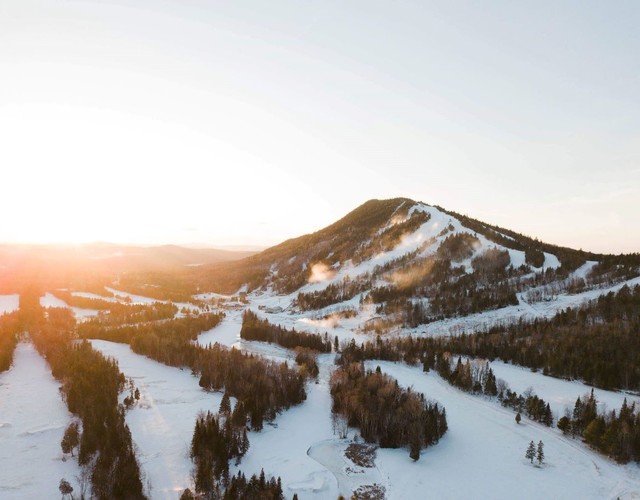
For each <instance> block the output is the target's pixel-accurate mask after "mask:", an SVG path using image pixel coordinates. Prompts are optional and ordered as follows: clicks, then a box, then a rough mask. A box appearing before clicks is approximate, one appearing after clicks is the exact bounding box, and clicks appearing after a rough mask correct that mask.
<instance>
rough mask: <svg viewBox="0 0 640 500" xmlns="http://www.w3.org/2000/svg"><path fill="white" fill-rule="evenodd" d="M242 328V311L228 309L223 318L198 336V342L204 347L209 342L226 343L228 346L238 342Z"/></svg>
mask: <svg viewBox="0 0 640 500" xmlns="http://www.w3.org/2000/svg"><path fill="white" fill-rule="evenodd" d="M241 328H242V312H241V311H229V312H227V313H226V316H225V317H224V319H223V320H222V321H221V322H220V323H219V324H218V325H216V326H215V327H213V328H212V329H211V330H207V331H206V332H203V333H201V334H200V335H199V336H198V340H197V342H198V344H199V345H201V346H203V347H206V346H208V345H209V344H215V343H216V342H217V343H219V344H220V345H226V346H228V347H230V346H232V345H234V344H236V343H237V342H240V329H241Z"/></svg>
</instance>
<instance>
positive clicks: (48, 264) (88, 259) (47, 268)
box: [0, 243, 255, 292]
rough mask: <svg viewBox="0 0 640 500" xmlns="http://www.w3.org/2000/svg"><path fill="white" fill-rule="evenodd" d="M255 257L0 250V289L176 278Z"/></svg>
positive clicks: (187, 251)
mask: <svg viewBox="0 0 640 500" xmlns="http://www.w3.org/2000/svg"><path fill="white" fill-rule="evenodd" d="M254 253H255V252H252V251H231V250H220V249H214V248H187V247H182V246H177V245H163V246H148V247H147V246H127V245H116V244H111V243H92V244H86V245H11V244H3V245H0V289H1V290H3V291H6V292H14V291H16V290H17V289H19V288H20V287H22V286H25V285H30V284H37V285H38V286H41V287H45V288H47V287H64V286H80V285H84V286H86V285H87V284H91V282H93V281H96V282H104V281H111V280H113V279H115V278H117V277H118V276H119V275H120V274H122V273H129V272H134V271H135V272H162V273H167V272H176V271H179V270H180V269H183V268H185V267H187V268H188V267H199V266H207V265H211V264H213V263H216V262H228V261H232V260H237V259H242V258H245V257H248V256H250V255H252V254H254Z"/></svg>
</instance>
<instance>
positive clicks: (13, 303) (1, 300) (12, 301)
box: [0, 293, 20, 314]
mask: <svg viewBox="0 0 640 500" xmlns="http://www.w3.org/2000/svg"><path fill="white" fill-rule="evenodd" d="M19 307H20V295H18V294H17V293H15V294H13V295H0V314H4V313H9V312H13V311H17V310H18V308H19Z"/></svg>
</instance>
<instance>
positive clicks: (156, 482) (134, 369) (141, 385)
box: [91, 340, 222, 500]
mask: <svg viewBox="0 0 640 500" xmlns="http://www.w3.org/2000/svg"><path fill="white" fill-rule="evenodd" d="M91 345H92V346H93V347H94V349H96V350H98V351H100V352H102V353H103V354H105V355H107V356H111V357H113V358H114V359H115V360H116V361H117V362H118V365H119V367H120V371H121V372H122V373H124V375H125V376H126V377H131V378H132V379H133V381H134V384H135V385H136V387H137V388H138V389H139V390H140V400H139V401H138V403H137V404H136V405H135V406H134V407H133V408H132V409H131V410H129V411H128V412H127V415H126V421H127V424H128V425H129V428H130V429H131V435H132V437H133V441H134V443H135V444H136V446H137V456H138V459H139V460H140V465H141V468H142V471H143V473H144V474H145V475H146V478H147V479H148V482H149V484H150V485H151V488H152V489H151V497H152V498H153V499H156V498H166V499H172V500H175V499H176V498H178V497H179V496H180V493H181V492H182V491H183V490H184V489H185V488H189V487H191V486H192V485H191V478H190V474H191V470H192V465H193V464H192V463H191V459H190V458H189V446H190V443H191V436H192V435H193V428H194V425H195V421H196V416H197V414H198V412H200V411H207V410H210V411H211V412H213V413H215V412H217V411H218V407H219V406H220V401H221V400H222V394H220V393H211V392H206V391H204V390H203V389H202V388H201V387H200V386H199V385H198V379H197V378H196V377H194V376H193V375H191V372H190V371H189V370H188V369H184V370H183V369H180V368H173V367H170V366H166V365H163V364H161V363H158V362H156V361H153V360H151V359H149V358H146V357H145V356H140V355H138V354H136V353H134V352H133V351H132V350H131V349H130V348H129V346H128V345H126V344H117V343H115V342H107V341H104V340H92V341H91Z"/></svg>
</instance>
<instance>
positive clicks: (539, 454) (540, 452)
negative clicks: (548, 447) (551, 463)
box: [531, 440, 544, 465]
mask: <svg viewBox="0 0 640 500" xmlns="http://www.w3.org/2000/svg"><path fill="white" fill-rule="evenodd" d="M531 442H532V443H533V441H531ZM536 459H537V460H538V464H540V465H542V462H544V443H543V442H542V440H540V441H539V442H538V451H537V453H536ZM532 462H533V460H532Z"/></svg>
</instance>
